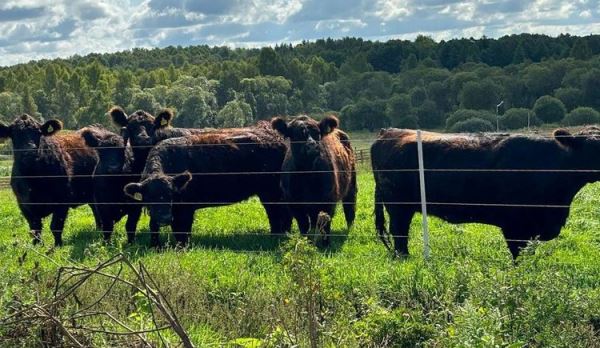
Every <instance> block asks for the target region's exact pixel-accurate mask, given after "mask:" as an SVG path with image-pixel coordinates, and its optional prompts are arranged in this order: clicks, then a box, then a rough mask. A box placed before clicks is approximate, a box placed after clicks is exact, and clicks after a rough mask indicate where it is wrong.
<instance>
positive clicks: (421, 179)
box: [417, 130, 429, 260]
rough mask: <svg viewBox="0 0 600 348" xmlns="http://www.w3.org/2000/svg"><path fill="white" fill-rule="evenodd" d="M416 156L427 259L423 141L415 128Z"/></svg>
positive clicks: (424, 254)
mask: <svg viewBox="0 0 600 348" xmlns="http://www.w3.org/2000/svg"><path fill="white" fill-rule="evenodd" d="M417 157H418V160H419V186H420V188H421V214H422V215H423V256H424V257H425V260H429V224H428V223H427V197H426V196H425V166H424V164H423V141H422V139H421V130H417Z"/></svg>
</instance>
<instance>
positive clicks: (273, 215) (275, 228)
mask: <svg viewBox="0 0 600 348" xmlns="http://www.w3.org/2000/svg"><path fill="white" fill-rule="evenodd" d="M260 200H261V202H262V204H263V208H265V212H266V213H267V218H268V219H269V226H270V227H271V233H272V234H280V233H283V232H284V230H283V226H282V223H283V218H284V216H285V211H284V208H285V206H283V205H280V204H269V202H273V201H272V200H269V199H268V198H263V197H261V198H260Z"/></svg>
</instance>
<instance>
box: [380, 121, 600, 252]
mask: <svg viewBox="0 0 600 348" xmlns="http://www.w3.org/2000/svg"><path fill="white" fill-rule="evenodd" d="M554 135H555V136H554V139H552V138H543V137H533V138H532V137H529V136H527V137H526V136H521V135H511V136H477V135H464V136H462V135H460V136H459V135H443V134H437V133H428V132H424V133H423V153H424V164H425V168H426V169H475V171H468V170H467V171H431V170H429V171H425V183H426V197H427V201H428V202H434V203H438V204H429V205H428V206H427V209H428V213H430V214H431V215H434V216H438V217H440V218H442V219H445V220H447V221H449V222H452V223H467V222H478V223H486V224H491V225H496V226H499V227H500V228H501V229H502V232H503V233H504V236H505V238H506V239H508V240H509V241H508V246H509V248H510V251H511V253H512V255H513V257H516V256H517V255H518V254H519V250H520V248H522V247H523V246H524V244H525V242H514V241H510V240H511V239H517V240H528V239H531V238H534V237H539V239H540V240H543V241H546V240H550V239H553V238H555V237H556V236H558V234H559V233H560V230H561V228H562V226H564V224H565V221H566V219H567V216H568V215H569V208H568V206H569V205H570V204H571V201H572V200H573V197H574V196H575V194H576V193H577V192H578V191H579V190H580V189H581V188H582V187H583V186H584V185H585V184H587V183H591V182H594V181H598V180H600V174H599V173H597V172H576V173H574V172H557V171H544V170H571V169H591V170H599V169H600V161H598V155H599V154H600V129H599V128H596V127H589V128H586V129H584V130H582V131H581V132H580V133H578V134H576V136H572V135H571V134H570V133H569V132H568V131H566V130H563V129H559V130H556V131H555V132H554ZM371 161H372V166H373V170H374V171H375V183H376V189H375V191H376V192H375V201H376V202H384V203H385V204H383V205H375V224H376V228H377V230H378V231H379V233H380V235H382V236H383V235H384V234H385V220H384V214H383V209H384V206H385V209H386V210H387V212H388V213H389V216H390V226H389V228H390V233H391V234H392V235H394V236H396V237H395V238H394V244H395V249H396V251H397V252H398V253H400V254H407V253H408V247H407V243H408V241H407V237H408V229H409V225H410V222H411V220H412V216H413V214H414V213H415V212H418V211H419V210H420V207H419V205H418V204H413V205H406V204H395V203H397V202H417V203H418V202H419V201H420V199H421V198H420V193H419V178H418V172H417V171H404V172H402V171H393V170H395V169H416V168H418V163H417V143H416V132H415V131H413V130H403V129H387V130H382V131H381V132H380V134H379V136H378V138H377V140H376V142H375V143H374V144H373V146H372V147H371ZM477 169H480V170H486V169H500V170H502V169H521V170H524V169H532V170H538V171H537V172H533V171H512V172H511V171H476V170H477ZM443 203H467V204H469V205H462V206H461V205H447V204H443ZM478 204H499V205H513V206H490V205H488V206H480V205H478ZM514 205H517V206H514ZM521 205H545V206H548V205H554V206H556V205H559V206H567V208H562V207H559V208H557V207H522V206H521Z"/></svg>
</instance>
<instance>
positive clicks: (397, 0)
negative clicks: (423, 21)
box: [375, 0, 411, 21]
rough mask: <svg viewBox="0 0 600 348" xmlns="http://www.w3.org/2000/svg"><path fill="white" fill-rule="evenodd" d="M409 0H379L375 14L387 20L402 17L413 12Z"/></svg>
mask: <svg viewBox="0 0 600 348" xmlns="http://www.w3.org/2000/svg"><path fill="white" fill-rule="evenodd" d="M409 5H410V4H409V1H408V0H378V1H377V8H376V10H375V15H376V16H377V17H379V18H381V19H383V20H385V21H389V20H393V19H401V18H402V17H406V16H409V15H410V14H411V10H410V6H409Z"/></svg>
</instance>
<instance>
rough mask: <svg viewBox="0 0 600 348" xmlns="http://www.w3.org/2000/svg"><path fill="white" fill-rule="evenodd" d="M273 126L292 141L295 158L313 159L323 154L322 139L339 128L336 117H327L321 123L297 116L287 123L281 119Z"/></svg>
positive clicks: (276, 119)
mask: <svg viewBox="0 0 600 348" xmlns="http://www.w3.org/2000/svg"><path fill="white" fill-rule="evenodd" d="M271 125H272V126H273V128H274V129H275V130H277V131H278V132H279V133H281V135H283V136H284V137H286V138H288V139H290V143H291V149H292V153H293V155H294V157H295V158H296V159H297V160H298V159H300V158H312V157H315V156H318V155H319V153H320V152H321V143H320V142H321V138H323V137H324V136H326V135H328V134H329V133H331V132H333V130H334V129H335V128H337V126H338V119H337V118H336V117H335V116H327V117H325V118H324V119H323V120H321V121H320V122H317V121H315V120H314V119H312V118H310V117H308V116H297V117H294V118H293V119H292V120H291V121H289V122H286V121H285V120H284V119H283V118H281V117H276V118H274V119H273V120H272V121H271Z"/></svg>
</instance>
